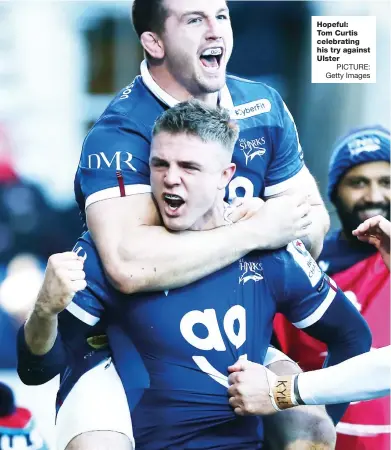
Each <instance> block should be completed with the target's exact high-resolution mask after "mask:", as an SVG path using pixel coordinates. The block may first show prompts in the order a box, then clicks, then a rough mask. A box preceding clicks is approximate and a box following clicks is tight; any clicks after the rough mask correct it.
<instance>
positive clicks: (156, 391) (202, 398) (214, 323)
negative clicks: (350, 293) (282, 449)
mask: <svg viewBox="0 0 391 450" xmlns="http://www.w3.org/2000/svg"><path fill="white" fill-rule="evenodd" d="M74 251H75V252H77V253H78V254H79V255H83V256H84V258H85V266H84V270H85V272H86V280H87V283H88V287H87V289H85V290H84V291H81V292H78V293H77V294H76V296H75V297H74V300H73V302H72V303H71V304H70V305H69V307H68V308H67V312H68V313H70V314H71V315H73V316H74V317H76V318H78V319H79V320H81V321H83V322H85V323H88V324H89V325H91V326H98V325H99V323H100V321H103V320H104V323H105V326H106V324H107V333H108V337H109V343H110V346H111V349H112V354H113V359H114V362H115V364H116V368H117V371H118V373H119V375H120V377H121V380H122V383H123V385H124V388H125V391H126V393H127V395H128V401H129V408H130V410H131V414H132V421H133V427H134V435H135V440H136V443H137V448H139V449H145V450H153V449H156V450H157V449H159V450H160V449H162V448H167V449H184V448H188V449H191V448H197V449H210V448H219V449H232V450H233V449H236V450H237V449H257V448H261V446H262V438H263V437H262V426H261V424H260V423H259V420H258V418H255V417H244V418H243V417H238V416H236V415H235V414H234V412H233V410H232V408H231V407H230V405H229V403H228V396H227V387H228V384H227V377H228V370H227V368H228V366H230V365H232V364H233V363H235V362H236V361H237V360H238V359H239V358H240V357H242V358H248V359H249V360H251V361H254V362H257V363H262V362H263V360H264V357H265V354H266V352H267V349H268V346H269V343H270V338H271V332H272V322H273V318H274V315H275V313H276V312H277V311H279V312H282V313H283V314H284V315H285V316H286V317H287V318H288V319H289V320H290V321H291V322H292V323H294V324H295V325H296V326H297V327H299V328H307V327H309V326H311V325H313V324H314V323H316V322H317V321H318V320H319V319H320V318H321V316H322V315H323V313H324V311H325V310H326V309H327V308H328V307H329V305H330V304H331V302H332V301H333V299H334V297H335V295H336V290H334V289H332V288H331V287H330V284H329V283H327V282H324V275H323V273H322V272H321V271H320V269H319V268H318V266H317V265H316V263H315V262H314V260H313V259H312V258H311V256H310V254H309V253H308V252H307V251H306V250H305V248H304V245H303V244H302V243H301V241H295V242H294V243H290V244H289V245H288V246H287V248H286V249H283V250H279V251H275V252H253V253H250V254H249V255H247V256H246V257H244V258H242V259H240V260H239V261H236V262H235V263H233V264H231V265H230V266H228V267H226V268H224V269H221V270H219V271H218V272H216V273H214V274H211V275H209V276H207V277H205V278H204V279H202V280H199V281H197V282H195V283H192V284H190V285H188V286H185V287H182V288H178V289H173V290H170V291H165V292H153V293H139V294H135V295H132V299H131V301H129V300H130V299H129V296H125V295H124V294H121V293H119V292H118V291H115V290H114V289H113V288H112V287H111V285H110V284H109V283H108V282H107V281H106V280H105V277H104V273H103V270H102V266H101V263H100V261H99V257H98V255H97V252H96V250H95V247H94V245H93V242H92V239H91V238H90V236H89V233H85V234H84V235H83V237H82V238H81V239H79V241H78V243H77V245H76V247H75V249H74ZM76 372H77V370H76ZM68 388H69V386H68ZM143 388H146V389H145V390H143ZM64 389H65V388H64ZM60 397H62V398H64V397H65V395H64V394H63V393H62V394H61V388H60Z"/></svg>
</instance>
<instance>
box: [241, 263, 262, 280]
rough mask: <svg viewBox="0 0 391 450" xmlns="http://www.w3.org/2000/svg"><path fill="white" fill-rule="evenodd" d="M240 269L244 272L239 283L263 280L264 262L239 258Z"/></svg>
mask: <svg viewBox="0 0 391 450" xmlns="http://www.w3.org/2000/svg"><path fill="white" fill-rule="evenodd" d="M239 266H240V270H241V271H242V272H243V273H242V274H241V275H240V277H239V284H246V283H247V282H248V281H254V282H255V283H256V282H257V281H261V280H263V275H262V264H261V263H258V262H251V261H245V260H244V259H243V258H242V259H240V260H239Z"/></svg>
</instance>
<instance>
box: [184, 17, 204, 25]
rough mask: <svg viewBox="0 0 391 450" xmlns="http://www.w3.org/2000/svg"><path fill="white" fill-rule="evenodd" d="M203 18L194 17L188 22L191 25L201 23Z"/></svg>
mask: <svg viewBox="0 0 391 450" xmlns="http://www.w3.org/2000/svg"><path fill="white" fill-rule="evenodd" d="M201 20H202V17H192V18H191V19H189V20H188V21H187V23H188V24H189V25H191V24H194V23H200V22H201Z"/></svg>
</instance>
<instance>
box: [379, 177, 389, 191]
mask: <svg viewBox="0 0 391 450" xmlns="http://www.w3.org/2000/svg"><path fill="white" fill-rule="evenodd" d="M379 185H380V187H383V188H386V189H389V188H390V179H389V178H381V179H380V180H379Z"/></svg>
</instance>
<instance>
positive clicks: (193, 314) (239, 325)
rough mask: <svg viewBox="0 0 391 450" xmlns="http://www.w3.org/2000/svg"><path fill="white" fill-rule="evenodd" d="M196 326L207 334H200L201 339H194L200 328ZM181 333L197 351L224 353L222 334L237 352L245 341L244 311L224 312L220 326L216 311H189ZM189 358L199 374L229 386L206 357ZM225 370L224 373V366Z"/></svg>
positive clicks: (238, 307)
mask: <svg viewBox="0 0 391 450" xmlns="http://www.w3.org/2000/svg"><path fill="white" fill-rule="evenodd" d="M197 325H203V327H204V328H205V329H206V331H207V333H208V334H207V335H206V336H205V333H202V337H200V336H197V334H196V331H195V329H197V330H198V329H199V328H198V327H197ZM180 330H181V333H182V336H183V337H184V339H185V340H186V341H187V342H188V343H189V344H190V345H191V346H193V347H195V348H196V349H198V350H204V351H211V350H216V351H218V352H225V351H227V346H226V344H225V342H224V339H223V331H224V333H225V335H226V337H227V338H228V340H229V342H230V343H231V344H232V345H234V346H235V347H236V348H237V349H239V348H240V347H241V346H242V345H243V344H244V343H245V342H246V310H245V309H244V308H243V306H241V305H235V306H232V307H231V308H230V309H229V310H228V311H227V312H226V314H225V316H224V319H223V321H222V323H219V321H218V319H217V314H216V311H215V310H214V309H212V308H211V309H205V310H204V311H197V310H194V311H189V312H188V313H186V314H185V315H184V316H183V317H182V320H181V323H180ZM243 356H246V355H243ZM192 359H193V361H194V362H195V363H196V364H197V366H198V368H199V369H200V370H201V371H202V372H204V373H206V375H208V376H210V377H211V378H212V379H213V380H215V381H216V382H217V383H220V384H221V385H223V386H225V387H228V378H227V376H226V375H224V374H223V373H221V372H220V371H218V370H217V369H216V368H215V367H213V366H212V364H211V363H210V362H209V361H208V360H207V358H205V356H193V357H192ZM224 370H225V371H226V367H224Z"/></svg>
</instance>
